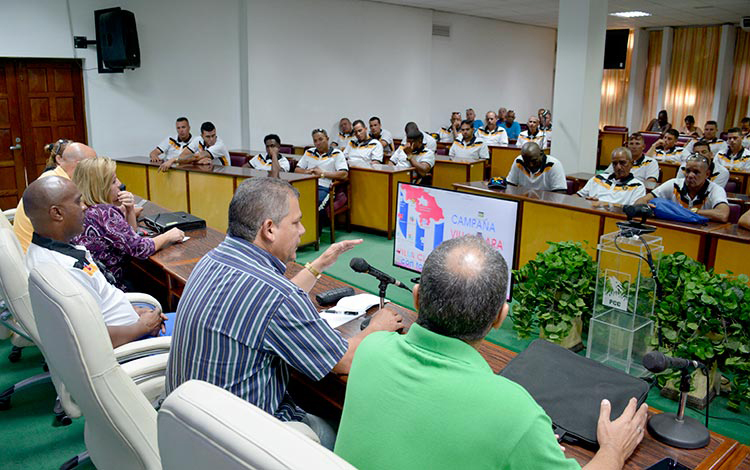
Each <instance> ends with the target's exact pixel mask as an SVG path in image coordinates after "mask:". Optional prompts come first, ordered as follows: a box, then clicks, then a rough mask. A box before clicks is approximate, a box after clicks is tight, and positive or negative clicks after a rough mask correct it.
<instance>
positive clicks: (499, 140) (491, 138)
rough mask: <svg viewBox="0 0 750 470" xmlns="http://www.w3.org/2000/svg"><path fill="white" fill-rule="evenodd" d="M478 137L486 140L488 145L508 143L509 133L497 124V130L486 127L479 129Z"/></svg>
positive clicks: (505, 144) (504, 144)
mask: <svg viewBox="0 0 750 470" xmlns="http://www.w3.org/2000/svg"><path fill="white" fill-rule="evenodd" d="M477 137H479V138H480V139H481V140H483V141H484V143H485V144H487V145H500V146H503V147H505V146H507V145H508V133H507V132H505V129H503V128H502V127H499V126H496V127H495V130H493V131H491V130H489V129H487V128H486V127H483V128H480V129H477Z"/></svg>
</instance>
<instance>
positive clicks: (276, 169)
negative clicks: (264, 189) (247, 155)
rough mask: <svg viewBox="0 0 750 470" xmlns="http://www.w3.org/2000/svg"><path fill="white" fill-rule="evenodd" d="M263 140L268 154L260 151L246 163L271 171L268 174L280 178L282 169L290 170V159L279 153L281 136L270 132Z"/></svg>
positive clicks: (255, 167)
mask: <svg viewBox="0 0 750 470" xmlns="http://www.w3.org/2000/svg"><path fill="white" fill-rule="evenodd" d="M263 142H264V143H265V145H266V154H265V155H263V154H262V153H259V154H258V155H256V156H255V157H253V158H251V159H250V160H249V161H248V162H247V163H245V166H246V167H249V168H254V169H256V170H266V171H270V173H269V175H268V176H270V177H271V178H278V177H279V173H281V172H282V171H289V160H287V158H286V157H285V156H283V155H281V154H280V153H279V152H280V150H281V138H280V137H279V136H278V135H276V134H268V135H267V136H265V137H263Z"/></svg>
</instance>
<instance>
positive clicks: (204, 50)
mask: <svg viewBox="0 0 750 470" xmlns="http://www.w3.org/2000/svg"><path fill="white" fill-rule="evenodd" d="M111 6H120V7H122V8H123V9H126V10H130V11H132V12H133V13H134V14H135V18H136V23H137V26H138V42H139V44H140V49H141V67H140V68H139V69H136V70H126V71H125V73H122V74H99V73H98V71H97V68H96V51H95V49H94V48H89V49H85V50H84V49H76V54H77V57H81V58H84V59H85V62H84V67H85V68H86V72H85V78H84V82H85V84H86V91H87V96H86V104H87V118H88V125H89V140H90V142H91V144H92V146H93V147H94V148H95V149H96V150H97V151H98V152H99V153H100V154H104V155H112V156H127V155H136V154H140V155H143V154H147V153H148V152H149V151H151V150H152V149H153V148H154V147H155V146H156V145H157V144H158V143H159V142H160V141H161V140H162V139H163V138H164V137H165V136H166V135H167V134H170V133H172V134H173V133H174V132H175V130H174V126H175V119H176V118H177V117H178V116H183V115H184V116H187V117H188V118H189V119H190V124H191V127H192V132H193V134H199V133H200V125H201V122H203V121H212V122H213V123H214V124H215V125H216V128H217V131H218V132H217V133H218V135H219V137H221V138H222V139H223V140H224V141H225V142H226V143H227V145H230V146H231V145H232V144H231V143H239V142H240V135H241V131H240V104H239V99H238V97H239V91H240V84H239V64H238V58H239V20H238V14H239V2H238V0H221V1H214V2H190V3H189V4H188V3H187V2H183V1H180V0H160V1H158V2H155V1H149V0H112V1H111V2H108V3H104V2H101V1H97V0H70V8H71V17H72V22H73V32H74V34H75V35H77V36H84V35H85V36H88V37H89V38H92V39H93V38H94V13H93V12H94V10H97V9H102V8H109V7H111ZM235 146H237V145H235Z"/></svg>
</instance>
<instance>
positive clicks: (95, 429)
mask: <svg viewBox="0 0 750 470" xmlns="http://www.w3.org/2000/svg"><path fill="white" fill-rule="evenodd" d="M29 297H30V300H31V306H32V308H33V309H34V312H35V313H36V315H35V320H36V327H37V331H38V333H39V339H40V340H41V344H43V345H44V350H45V352H46V353H47V354H46V357H47V361H48V363H49V365H50V370H52V371H54V375H56V376H57V377H58V378H59V379H60V380H61V381H62V383H63V384H65V388H66V389H67V390H68V391H69V392H70V394H71V395H72V396H73V397H74V398H75V401H76V404H77V405H78V406H79V408H80V410H81V411H82V413H83V416H84V417H85V419H86V426H85V431H84V439H85V442H86V448H87V450H88V453H89V455H90V457H91V461H92V462H93V463H94V465H96V467H97V468H99V469H109V468H113V469H125V470H126V469H159V468H161V463H160V461H159V450H158V447H157V441H156V411H155V410H154V407H153V405H152V403H150V402H149V400H148V399H147V398H146V396H145V395H144V393H143V392H142V390H141V389H139V387H138V385H136V381H140V382H148V381H151V380H154V378H155V377H157V376H160V377H162V380H161V382H160V383H161V384H162V389H163V384H164V381H163V375H164V372H165V371H166V365H167V359H168V356H169V355H168V354H158V355H153V356H148V357H143V358H140V359H136V360H133V361H130V362H127V363H125V364H122V365H120V364H119V363H118V362H117V358H116V357H115V354H114V352H113V350H112V344H111V343H110V341H109V335H108V333H107V328H106V326H105V325H104V322H103V321H102V315H101V312H100V311H99V307H98V305H97V303H96V301H95V300H94V299H93V298H92V297H91V295H90V294H89V293H88V292H87V291H86V290H85V289H84V288H83V287H82V286H81V285H80V284H79V283H78V282H77V281H76V280H75V279H73V278H72V276H71V275H70V274H69V273H68V272H67V271H66V270H65V268H62V267H61V266H59V265H56V264H43V265H40V266H37V267H36V268H34V269H33V270H32V271H31V274H30V276H29ZM134 378H135V380H136V381H134ZM73 460H74V463H77V461H78V460H79V459H78V458H76V459H73ZM64 468H70V465H69V464H67V463H66V465H64Z"/></svg>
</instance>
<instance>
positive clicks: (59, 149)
mask: <svg viewBox="0 0 750 470" xmlns="http://www.w3.org/2000/svg"><path fill="white" fill-rule="evenodd" d="M71 142H72V141H71V140H69V139H60V140H58V141H57V142H55V145H53V146H52V153H54V154H55V155H62V153H63V151H64V150H65V147H66V146H67V145H68V144H69V143H71Z"/></svg>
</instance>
